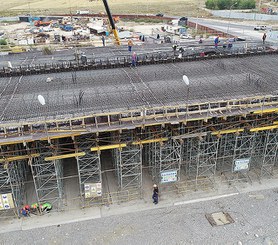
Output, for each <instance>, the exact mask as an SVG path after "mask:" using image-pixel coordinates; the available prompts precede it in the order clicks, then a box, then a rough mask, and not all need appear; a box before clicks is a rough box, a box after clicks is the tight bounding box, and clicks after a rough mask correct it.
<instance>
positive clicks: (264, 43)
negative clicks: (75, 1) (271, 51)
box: [262, 33, 266, 44]
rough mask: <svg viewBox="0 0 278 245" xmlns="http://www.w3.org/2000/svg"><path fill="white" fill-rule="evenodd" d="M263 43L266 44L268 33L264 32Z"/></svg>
mask: <svg viewBox="0 0 278 245" xmlns="http://www.w3.org/2000/svg"><path fill="white" fill-rule="evenodd" d="M262 39H263V44H265V39H266V33H264V34H263V38H262Z"/></svg>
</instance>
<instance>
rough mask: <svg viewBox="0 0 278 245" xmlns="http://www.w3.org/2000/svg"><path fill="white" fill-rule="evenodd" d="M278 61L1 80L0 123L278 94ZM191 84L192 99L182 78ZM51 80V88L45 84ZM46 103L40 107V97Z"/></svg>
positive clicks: (264, 58)
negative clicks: (0, 108) (186, 77)
mask: <svg viewBox="0 0 278 245" xmlns="http://www.w3.org/2000/svg"><path fill="white" fill-rule="evenodd" d="M277 57H278V55H265V56H256V57H245V58H241V59H235V58H231V59H220V60H209V61H206V60H204V61H198V62H188V63H175V64H160V65H153V66H147V67H138V68H136V69H130V68H122V69H110V70H97V71H82V72H76V78H75V76H72V73H70V72H68V73H56V74H47V75H34V76H23V77H13V78H1V79H0V93H1V97H0V106H1V107H2V108H3V110H2V113H1V121H2V122H5V121H13V120H16V121H18V120H19V121H20V120H23V119H24V120H25V119H26V118H29V119H31V118H36V120H37V119H39V118H40V119H41V120H44V119H46V118H47V117H49V116H54V117H56V118H63V117H65V116H67V115H70V116H71V117H72V116H73V115H74V114H76V113H79V114H84V115H86V114H88V113H91V114H92V113H105V112H109V111H121V110H127V109H132V108H146V107H163V106H169V105H178V104H186V103H187V102H188V103H189V104H192V103H193V102H201V101H215V100H216V99H218V100H219V99H223V100H227V99H235V98H242V97H250V96H256V95H267V94H276V92H277V69H276V66H275V65H274V64H275V63H277V62H278V58H277ZM183 75H187V76H188V77H189V79H190V85H189V93H188V96H187V86H186V85H185V84H184V82H183V81H182V76H183ZM49 77H50V78H51V79H50V80H49V81H48V82H47V78H49ZM39 94H41V95H43V96H44V97H45V100H46V105H45V106H42V105H40V103H39V101H38V99H37V96H38V95H39Z"/></svg>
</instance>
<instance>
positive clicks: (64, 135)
mask: <svg viewBox="0 0 278 245" xmlns="http://www.w3.org/2000/svg"><path fill="white" fill-rule="evenodd" d="M80 135H81V134H77V133H76V134H62V135H55V136H49V137H43V138H40V140H41V141H44V140H48V139H51V140H53V139H62V138H70V137H73V136H80Z"/></svg>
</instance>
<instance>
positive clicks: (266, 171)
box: [261, 130, 278, 178]
mask: <svg viewBox="0 0 278 245" xmlns="http://www.w3.org/2000/svg"><path fill="white" fill-rule="evenodd" d="M277 151H278V132H277V130H274V131H268V132H266V143H265V147H264V150H263V155H262V164H261V178H263V177H271V176H272V175H273V169H274V166H275V163H276V161H277Z"/></svg>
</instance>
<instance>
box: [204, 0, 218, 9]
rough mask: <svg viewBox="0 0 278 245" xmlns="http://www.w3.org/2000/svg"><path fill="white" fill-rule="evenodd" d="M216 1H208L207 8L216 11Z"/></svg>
mask: <svg viewBox="0 0 278 245" xmlns="http://www.w3.org/2000/svg"><path fill="white" fill-rule="evenodd" d="M216 6H217V4H216V0H207V1H206V8H208V9H216Z"/></svg>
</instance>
